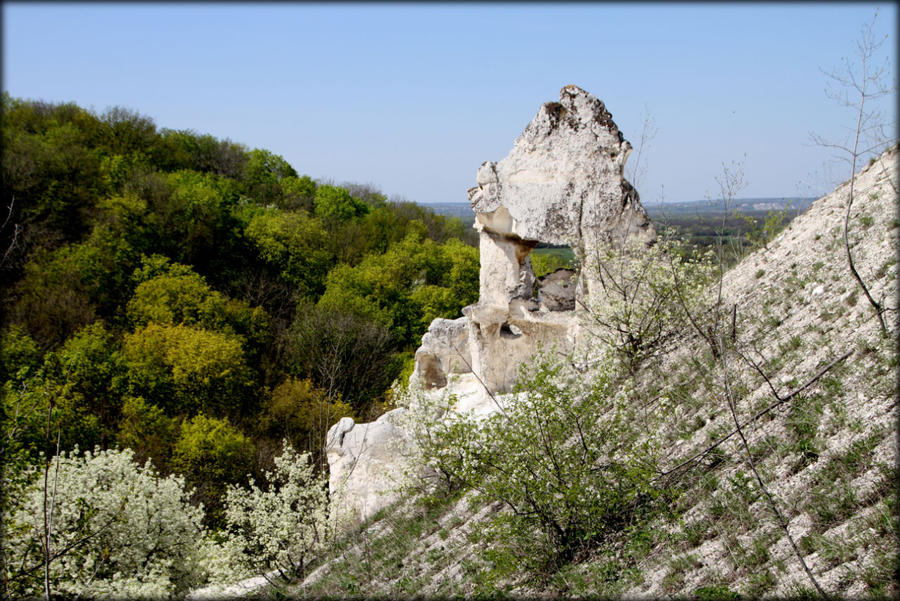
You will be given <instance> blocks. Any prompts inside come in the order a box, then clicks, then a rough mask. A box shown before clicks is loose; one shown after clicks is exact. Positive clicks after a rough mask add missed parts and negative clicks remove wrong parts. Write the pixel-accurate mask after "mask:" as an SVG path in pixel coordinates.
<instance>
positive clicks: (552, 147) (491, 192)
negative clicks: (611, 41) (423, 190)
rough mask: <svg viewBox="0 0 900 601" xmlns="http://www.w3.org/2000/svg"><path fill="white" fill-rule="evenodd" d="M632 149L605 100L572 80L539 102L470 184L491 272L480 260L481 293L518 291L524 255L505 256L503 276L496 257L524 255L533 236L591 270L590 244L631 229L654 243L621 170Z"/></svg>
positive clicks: (490, 297)
mask: <svg viewBox="0 0 900 601" xmlns="http://www.w3.org/2000/svg"><path fill="white" fill-rule="evenodd" d="M630 152H631V144H629V143H628V141H627V140H625V139H624V137H623V136H622V133H621V132H620V131H619V128H618V127H616V124H615V123H614V122H613V120H612V115H610V113H609V111H607V110H606V107H605V106H604V104H603V102H601V101H600V100H599V99H597V98H596V97H595V96H593V95H592V94H590V93H588V92H585V91H584V90H582V89H581V88H579V87H577V86H572V85H570V86H566V87H564V88H563V89H562V90H560V93H559V102H547V103H544V105H543V106H541V108H540V110H538V113H537V115H535V117H534V119H532V120H531V123H529V124H528V126H527V127H526V128H525V131H524V132H523V133H522V135H521V136H519V137H518V138H517V139H516V141H515V143H514V145H513V149H512V150H511V151H510V153H509V154H508V155H507V156H506V158H504V159H503V160H501V161H500V162H498V163H495V162H491V161H488V162H486V163H484V164H482V165H481V167H480V168H479V169H478V175H477V178H476V182H477V184H478V185H477V186H476V187H475V188H472V189H470V190H469V202H470V203H471V204H472V210H473V211H475V217H476V227H477V228H478V229H479V230H480V231H481V233H482V235H481V243H480V246H481V252H482V257H484V256H485V255H487V258H488V260H489V262H490V267H491V271H492V272H493V273H492V274H491V277H489V278H485V267H486V263H485V260H484V259H482V279H481V298H480V300H485V301H487V302H492V301H495V299H499V298H500V297H503V296H506V297H508V298H514V297H515V296H520V295H521V294H522V292H521V289H520V288H521V287H518V288H517V287H516V284H518V283H519V282H523V281H527V280H528V279H529V276H528V274H527V273H523V272H530V271H531V269H530V264H528V265H526V264H525V263H524V260H523V259H520V260H519V264H518V265H517V264H515V262H514V261H513V260H509V261H508V262H507V264H506V265H504V267H505V268H506V269H505V273H503V274H502V276H501V274H500V273H498V272H500V271H501V270H500V269H499V265H498V263H499V261H497V260H495V259H494V257H495V256H498V255H500V254H504V255H506V256H509V257H527V255H528V252H530V250H531V249H532V248H533V247H534V245H535V244H537V243H538V242H548V243H551V244H565V245H568V246H571V247H572V248H573V249H575V252H576V255H577V256H578V258H579V259H580V261H581V263H582V265H583V266H585V267H586V268H587V269H584V270H583V273H584V274H588V273H593V272H594V271H595V270H593V269H591V267H592V262H593V261H592V258H591V253H589V252H586V251H587V249H592V248H596V247H597V246H599V245H602V244H609V243H614V242H616V241H620V240H622V239H623V238H624V237H626V236H634V235H637V236H640V237H643V238H645V239H646V241H647V242H648V243H649V242H652V241H653V240H654V239H655V238H656V233H655V231H654V229H653V225H652V224H651V223H650V219H649V218H648V217H647V212H646V211H645V210H644V208H643V206H641V204H640V201H639V199H638V193H637V191H636V190H635V189H634V188H633V187H632V186H631V184H629V183H628V182H627V181H626V180H625V178H624V176H623V171H624V169H625V161H626V160H627V159H628V155H629V153H630ZM495 247H496V248H495ZM530 277H531V280H533V277H534V276H533V275H531V276H530ZM486 279H487V280H488V281H486ZM582 287H583V290H582V293H583V294H585V295H586V296H590V295H591V293H592V292H593V288H595V287H596V286H595V282H594V281H593V279H592V278H590V277H583V278H582Z"/></svg>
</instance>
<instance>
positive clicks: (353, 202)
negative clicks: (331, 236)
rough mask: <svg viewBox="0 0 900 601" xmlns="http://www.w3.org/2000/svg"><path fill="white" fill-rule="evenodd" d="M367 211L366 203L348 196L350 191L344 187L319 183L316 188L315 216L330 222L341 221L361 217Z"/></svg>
mask: <svg viewBox="0 0 900 601" xmlns="http://www.w3.org/2000/svg"><path fill="white" fill-rule="evenodd" d="M368 212H369V207H368V205H366V204H365V203H364V202H362V201H361V200H359V199H357V198H353V197H352V196H350V192H348V191H347V190H346V189H344V188H338V187H335V186H329V185H321V186H319V187H318V188H317V189H316V198H315V213H316V217H321V218H322V219H325V220H326V221H330V222H342V221H349V220H351V219H354V218H357V217H362V216H363V215H365V214H366V213H368Z"/></svg>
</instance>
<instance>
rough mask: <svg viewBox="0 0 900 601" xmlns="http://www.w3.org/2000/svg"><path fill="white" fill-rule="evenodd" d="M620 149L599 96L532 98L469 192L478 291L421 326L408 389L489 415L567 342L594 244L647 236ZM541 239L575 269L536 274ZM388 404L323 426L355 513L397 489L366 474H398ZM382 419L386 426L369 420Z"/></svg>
mask: <svg viewBox="0 0 900 601" xmlns="http://www.w3.org/2000/svg"><path fill="white" fill-rule="evenodd" d="M630 151H631V145H630V144H629V143H628V142H627V141H626V140H625V139H624V138H623V136H622V134H621V132H620V131H619V129H618V128H617V127H616V124H615V123H614V122H613V120H612V116H611V115H610V114H609V112H608V111H607V110H606V107H605V106H604V105H603V103H602V102H601V101H600V100H598V99H597V98H596V97H594V96H593V95H591V94H589V93H588V92H585V91H584V90H582V89H580V88H578V87H576V86H571V85H570V86H566V87H564V88H563V89H562V90H561V91H560V98H559V102H547V103H545V104H544V105H543V106H541V108H540V110H539V111H538V113H537V115H536V116H535V117H534V119H532V121H531V123H529V124H528V126H527V127H526V128H525V131H524V132H523V133H522V135H521V136H519V138H517V139H516V141H515V143H514V146H513V149H512V150H511V151H510V153H509V155H507V157H506V158H504V159H503V160H501V161H500V162H497V163H494V162H486V163H484V164H482V165H481V167H480V168H479V169H478V173H477V177H476V183H477V186H476V187H474V188H472V189H471V190H469V201H470V202H471V204H472V210H473V211H474V212H475V217H476V221H475V228H476V229H477V230H478V231H479V233H480V240H479V249H480V262H481V265H480V268H481V271H480V275H479V280H480V288H479V299H478V302H476V303H475V304H473V305H470V306H468V307H466V308H464V309H463V315H464V317H462V318H459V319H456V320H447V319H436V320H435V321H434V322H433V323H432V324H431V326H430V327H429V330H428V333H427V334H425V336H424V337H423V339H422V346H421V347H420V348H419V350H418V351H417V352H416V369H415V372H414V374H413V376H412V377H413V379H414V380H415V381H416V384H417V385H418V386H420V387H421V388H422V389H424V390H425V391H426V392H427V391H432V392H434V391H440V390H442V389H445V388H446V387H451V388H452V392H453V394H454V395H456V396H457V397H459V398H460V402H458V403H457V404H456V410H472V411H476V412H479V413H484V412H488V411H490V410H491V409H490V407H489V406H488V403H487V399H488V397H489V394H503V393H506V392H508V391H509V390H511V388H512V386H513V384H514V383H515V379H516V375H517V373H518V369H519V366H520V365H521V364H522V363H523V362H525V361H527V360H528V359H529V358H530V357H531V356H533V355H534V354H535V353H536V352H537V350H538V348H539V347H543V348H550V347H552V346H556V347H557V348H558V349H559V350H561V351H566V350H569V349H570V348H571V347H572V346H573V344H574V343H575V341H576V339H577V337H578V335H579V328H578V320H579V316H580V313H581V311H580V310H579V308H580V307H585V306H590V303H591V301H592V300H593V297H596V296H597V295H599V294H601V289H600V286H599V280H598V278H597V277H596V274H597V273H598V270H597V268H596V256H597V254H596V252H595V251H596V250H597V249H598V248H600V247H602V246H603V245H606V244H614V243H617V242H619V241H622V240H624V239H625V238H627V237H630V236H637V237H639V238H641V239H643V240H645V241H646V242H647V243H651V242H652V241H653V240H654V239H655V236H656V234H655V232H654V229H653V226H652V224H651V223H650V220H649V219H648V217H647V213H646V211H645V210H644V208H643V207H642V206H641V204H640V202H639V199H638V194H637V191H636V190H635V189H634V188H633V187H632V186H631V184H629V183H628V182H627V181H626V180H625V178H624V176H623V170H624V167H625V161H626V160H627V159H628V154H629V152H630ZM541 242H545V243H550V244H556V245H568V246H571V247H572V248H573V249H574V251H575V253H576V258H577V263H578V265H579V268H578V269H577V270H575V271H572V270H560V271H557V272H555V273H553V274H549V275H548V276H546V277H544V278H542V279H541V281H540V282H538V281H536V279H535V277H534V272H533V270H532V266H531V259H530V257H529V255H530V253H531V251H532V250H533V249H534V248H535V247H536V246H537V245H538V244H539V243H541ZM395 411H402V410H395ZM393 413H394V412H389V413H388V414H385V416H382V418H380V419H379V420H378V421H376V422H374V424H353V423H352V420H348V418H344V419H342V420H341V422H339V423H338V424H336V425H335V426H334V427H332V429H331V430H330V431H329V435H328V449H327V451H328V459H329V465H330V467H331V489H332V492H333V493H339V494H341V495H342V496H343V498H344V501H345V503H346V504H347V505H348V506H349V507H351V508H352V509H353V511H355V513H356V515H357V516H358V517H359V519H365V518H367V517H369V516H371V515H372V514H373V513H375V512H376V511H377V510H378V509H380V508H381V507H384V506H386V505H388V504H389V503H390V502H392V501H393V500H394V499H395V498H396V496H392V495H391V494H390V491H388V490H386V485H385V482H387V481H389V480H391V477H389V476H385V475H384V474H382V475H373V474H375V473H376V472H377V471H378V470H381V471H382V472H388V473H389V472H392V471H393V472H395V474H394V475H395V476H398V475H399V473H400V472H401V471H402V468H401V467H400V466H399V461H400V458H399V457H397V462H398V465H396V466H394V465H392V463H391V459H390V458H391V457H392V455H391V453H395V455H393V456H394V457H396V451H392V450H391V445H394V444H395V442H396V440H399V438H400V437H401V436H402V434H401V433H399V432H397V429H396V427H395V426H394V425H393V424H395V423H396V420H395V416H394V417H392V414H393ZM383 421H384V422H386V423H389V424H391V426H390V428H388V427H387V426H379V424H381V423H382V422H383ZM371 426H378V428H376V430H377V431H378V432H379V435H378V436H377V437H372V436H371V435H370V428H371ZM382 430H383V432H382ZM363 431H365V432H366V434H359V432H363ZM361 464H365V466H364V467H362V468H361V467H360V465H361ZM366 478H371V479H372V482H371V483H367V481H366V480H365V479H366ZM375 489H377V490H378V495H377V496H375V495H373V494H372V493H371V491H372V490H375Z"/></svg>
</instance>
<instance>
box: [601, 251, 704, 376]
mask: <svg viewBox="0 0 900 601" xmlns="http://www.w3.org/2000/svg"><path fill="white" fill-rule="evenodd" d="M681 247H682V243H680V242H679V241H677V240H674V239H672V238H671V237H670V236H669V235H668V234H666V235H664V236H662V237H661V238H660V239H659V240H658V241H657V243H656V244H654V245H653V246H652V247H650V248H645V247H644V246H643V243H642V242H641V241H639V240H631V241H627V242H625V243H623V245H622V246H621V247H619V248H613V247H604V248H597V249H596V251H595V252H596V253H597V257H596V263H597V268H598V273H597V276H598V279H599V283H600V286H601V288H602V290H603V294H602V295H597V297H596V298H595V299H594V301H593V303H592V306H590V307H587V309H588V310H589V311H588V313H589V315H590V320H589V323H588V324H586V327H587V328H588V331H589V332H590V333H591V334H592V335H593V336H594V337H595V338H596V341H598V342H601V343H603V344H606V345H608V346H610V347H611V348H613V349H615V351H616V353H617V354H618V355H619V356H620V358H622V359H623V360H624V362H625V365H626V366H627V367H629V368H634V367H636V366H637V364H639V363H641V362H642V361H643V360H645V359H647V358H649V357H653V356H655V355H657V354H658V353H660V352H664V351H665V350H666V348H667V346H669V343H671V342H673V341H674V340H677V338H678V335H679V334H680V333H683V332H684V331H685V329H686V328H687V327H688V326H689V323H688V320H689V319H690V318H691V316H701V315H702V316H704V317H705V316H706V315H705V314H706V313H708V312H709V311H710V307H709V306H707V305H708V302H707V299H706V296H707V290H708V289H709V287H710V285H711V284H712V283H714V282H715V278H716V277H717V276H718V275H719V273H718V265H717V263H716V262H715V260H714V256H713V253H712V251H711V250H707V251H705V252H696V253H688V254H685V253H684V251H683V249H682V248H681Z"/></svg>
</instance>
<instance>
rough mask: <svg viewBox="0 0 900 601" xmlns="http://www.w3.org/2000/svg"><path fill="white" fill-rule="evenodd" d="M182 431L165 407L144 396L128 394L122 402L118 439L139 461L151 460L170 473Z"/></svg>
mask: <svg viewBox="0 0 900 601" xmlns="http://www.w3.org/2000/svg"><path fill="white" fill-rule="evenodd" d="M179 432H180V428H179V426H178V421H177V420H176V419H174V418H171V417H168V416H167V415H166V414H165V412H163V410H162V409H160V408H159V407H157V406H156V405H151V404H149V403H147V402H146V401H145V400H144V399H142V398H141V397H127V398H126V399H125V402H124V403H123V404H122V419H121V421H120V422H119V431H118V433H117V434H116V442H117V443H119V446H120V447H122V448H129V449H131V450H132V451H133V452H134V457H135V460H136V461H137V462H138V463H141V464H143V463H146V462H147V461H148V460H149V461H152V462H153V465H155V466H156V467H157V469H159V470H160V471H162V472H168V471H169V467H170V466H169V463H170V459H171V456H172V451H173V450H174V448H175V442H176V441H177V440H178V435H179Z"/></svg>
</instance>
